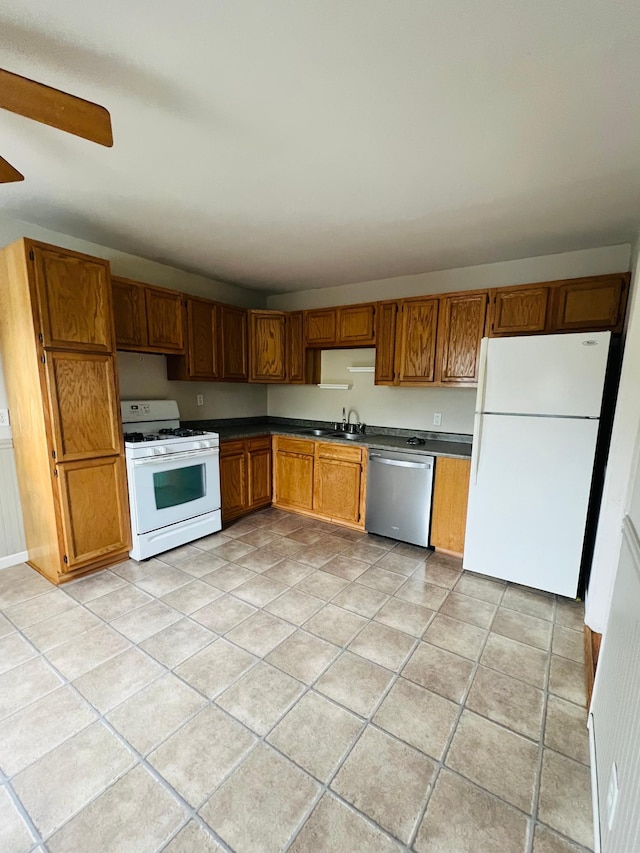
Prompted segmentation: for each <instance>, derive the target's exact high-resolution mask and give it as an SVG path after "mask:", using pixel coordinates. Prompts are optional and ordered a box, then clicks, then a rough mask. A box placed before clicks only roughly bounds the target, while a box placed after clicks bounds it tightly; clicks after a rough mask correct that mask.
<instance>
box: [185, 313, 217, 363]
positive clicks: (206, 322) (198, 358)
mask: <svg viewBox="0 0 640 853" xmlns="http://www.w3.org/2000/svg"><path fill="white" fill-rule="evenodd" d="M219 312H220V306H219V305H217V304H216V303H215V302H209V301H208V300H206V299H194V298H192V297H190V296H189V297H187V362H188V371H189V376H190V377H191V378H193V379H219V378H220V353H219Z"/></svg>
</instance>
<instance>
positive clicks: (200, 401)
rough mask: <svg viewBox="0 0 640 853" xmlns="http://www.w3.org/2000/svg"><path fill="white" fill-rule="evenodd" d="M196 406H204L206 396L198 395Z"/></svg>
mask: <svg viewBox="0 0 640 853" xmlns="http://www.w3.org/2000/svg"><path fill="white" fill-rule="evenodd" d="M196 405H197V406H204V394H196Z"/></svg>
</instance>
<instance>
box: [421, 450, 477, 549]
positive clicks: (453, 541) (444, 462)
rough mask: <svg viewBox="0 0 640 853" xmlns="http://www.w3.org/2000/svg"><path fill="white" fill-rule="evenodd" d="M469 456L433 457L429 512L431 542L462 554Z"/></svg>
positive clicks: (469, 470) (437, 546)
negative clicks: (456, 457) (431, 498)
mask: <svg viewBox="0 0 640 853" xmlns="http://www.w3.org/2000/svg"><path fill="white" fill-rule="evenodd" d="M470 472H471V460H470V459H453V458H449V457H446V456H439V457H438V458H437V459H436V470H435V482H434V488H433V504H432V514H431V545H433V547H434V548H436V549H437V550H439V551H445V552H446V553H449V554H455V555H457V556H462V553H463V551H464V534H465V528H466V524H467V502H468V499H469V474H470Z"/></svg>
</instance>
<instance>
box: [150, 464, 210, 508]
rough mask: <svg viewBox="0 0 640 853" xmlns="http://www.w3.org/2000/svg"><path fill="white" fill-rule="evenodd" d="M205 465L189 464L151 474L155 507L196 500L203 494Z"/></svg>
mask: <svg viewBox="0 0 640 853" xmlns="http://www.w3.org/2000/svg"><path fill="white" fill-rule="evenodd" d="M204 469H205V466H204V464H201V465H190V466H189V467H188V468H176V469H175V470H174V471H159V472H158V473H157V474H154V475H153V491H154V494H155V498H156V509H167V507H170V506H180V504H186V503H189V501H197V500H198V499H199V498H203V497H204V496H205V485H206V484H205V470H204Z"/></svg>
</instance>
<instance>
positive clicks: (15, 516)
mask: <svg viewBox="0 0 640 853" xmlns="http://www.w3.org/2000/svg"><path fill="white" fill-rule="evenodd" d="M26 558H27V554H26V551H25V543H24V529H23V526H22V509H21V507H20V495H19V493H18V478H17V475H16V464H15V459H14V456H13V444H12V442H11V439H2V440H0V569H5V568H8V567H9V566H13V565H15V564H16V563H20V562H22V561H23V560H26Z"/></svg>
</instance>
